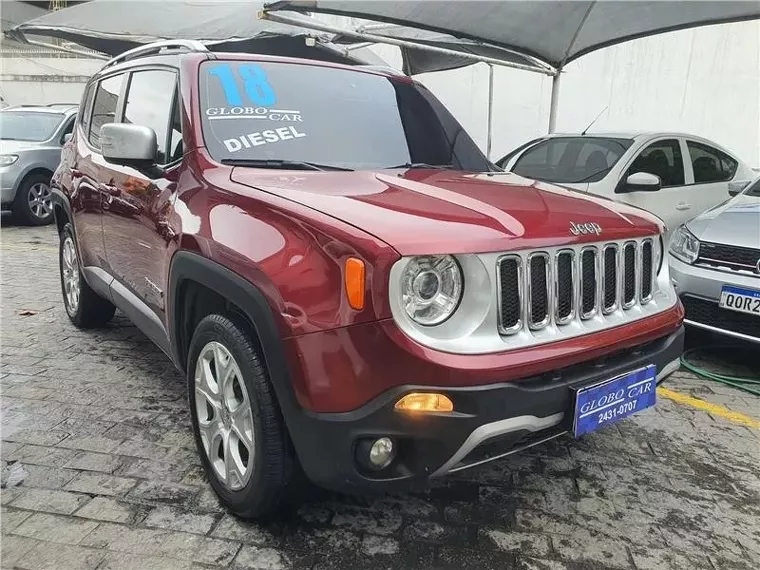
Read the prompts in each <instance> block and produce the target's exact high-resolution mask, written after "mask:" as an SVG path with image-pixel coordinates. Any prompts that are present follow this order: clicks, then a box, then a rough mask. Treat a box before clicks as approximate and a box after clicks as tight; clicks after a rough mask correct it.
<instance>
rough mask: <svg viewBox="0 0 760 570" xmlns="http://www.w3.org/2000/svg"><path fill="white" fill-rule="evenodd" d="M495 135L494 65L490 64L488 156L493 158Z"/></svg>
mask: <svg viewBox="0 0 760 570" xmlns="http://www.w3.org/2000/svg"><path fill="white" fill-rule="evenodd" d="M492 135H493V65H490V64H489V65H488V139H487V141H486V158H487V159H488V160H491V138H492Z"/></svg>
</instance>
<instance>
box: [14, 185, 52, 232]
mask: <svg viewBox="0 0 760 570" xmlns="http://www.w3.org/2000/svg"><path fill="white" fill-rule="evenodd" d="M50 198H51V195H50V176H48V175H45V174H30V175H28V176H27V177H26V178H24V179H23V180H22V181H21V184H19V187H18V190H17V191H16V198H15V199H14V200H13V215H14V216H15V217H16V218H17V219H18V220H19V221H20V222H22V223H24V224H26V225H28V226H44V225H46V224H52V223H53V221H54V220H55V216H54V215H53V204H52V202H51V201H50Z"/></svg>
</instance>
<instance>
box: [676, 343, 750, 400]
mask: <svg viewBox="0 0 760 570" xmlns="http://www.w3.org/2000/svg"><path fill="white" fill-rule="evenodd" d="M710 348H720V349H730V348H736V347H731V346H714V347H710ZM701 350H704V348H692V349H689V350H687V351H685V352H684V353H683V355H682V356H681V364H682V365H683V366H684V368H686V369H688V370H691V371H692V372H693V373H694V374H697V375H698V376H702V377H703V378H707V379H708V380H713V381H715V382H720V383H721V384H726V385H728V386H733V387H734V388H738V389H739V390H743V391H744V392H748V393H750V394H754V395H755V396H760V378H738V377H736V376H727V375H725V374H718V373H717V372H710V371H709V370H705V369H704V368H700V367H699V366H696V365H694V364H692V363H691V362H689V361H688V360H687V359H686V357H687V356H688V355H689V354H692V353H694V352H697V351H701ZM752 386H754V388H753V387H752Z"/></svg>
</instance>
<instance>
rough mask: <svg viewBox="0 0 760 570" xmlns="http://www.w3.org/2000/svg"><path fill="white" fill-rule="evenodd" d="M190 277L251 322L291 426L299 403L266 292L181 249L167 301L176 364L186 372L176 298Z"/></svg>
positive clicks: (173, 265) (172, 269) (172, 270)
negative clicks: (239, 311) (265, 295)
mask: <svg viewBox="0 0 760 570" xmlns="http://www.w3.org/2000/svg"><path fill="white" fill-rule="evenodd" d="M186 280H191V281H195V282H197V283H199V284H200V285H203V286H205V287H208V288H209V289H211V290H212V291H216V292H217V293H219V294H220V295H221V296H222V297H224V298H225V299H227V300H228V301H230V302H231V303H234V304H235V305H236V306H237V307H238V308H239V309H240V310H241V311H243V312H244V313H245V316H246V317H247V318H248V320H249V321H250V323H251V325H252V326H253V328H254V332H255V334H256V336H257V339H255V340H257V341H258V343H259V346H260V347H261V351H262V355H261V357H262V358H263V359H264V364H265V365H266V368H267V372H268V374H269V380H270V382H272V386H273V387H274V390H275V394H276V395H277V399H278V402H279V404H280V409H281V411H282V415H283V417H284V419H285V422H286V424H288V427H289V428H290V427H292V423H293V421H295V418H296V417H297V411H298V410H300V406H299V405H298V402H297V400H296V397H295V392H294V390H293V386H292V384H291V381H290V373H289V371H288V366H287V359H286V357H285V351H284V350H283V346H282V341H281V339H280V335H279V333H278V329H277V324H276V322H275V319H274V315H273V313H272V310H271V308H270V306H269V303H268V302H267V300H266V298H265V297H264V295H263V293H262V292H261V291H260V290H259V289H258V288H257V287H256V286H255V285H253V284H252V283H250V282H249V281H247V280H246V279H244V278H243V277H241V276H240V275H238V274H237V273H235V272H233V271H231V270H229V269H227V268H226V267H224V266H222V265H220V264H218V263H216V262H214V261H211V260H210V259H208V258H206V257H203V256H202V255H199V254H197V253H192V252H189V251H184V250H183V251H179V252H177V253H175V254H174V256H173V257H172V262H171V267H170V269H169V283H168V287H167V289H168V295H167V303H166V315H167V321H168V322H167V328H168V330H169V338H170V343H171V351H172V354H173V359H174V361H175V364H176V365H177V366H178V367H179V368H180V370H181V371H182V372H183V374H184V373H186V372H187V371H186V366H187V363H186V362H185V358H184V356H183V355H185V354H186V353H187V352H186V351H187V347H186V346H180V342H181V339H182V330H181V326H182V319H181V318H180V315H179V314H177V309H176V307H175V300H176V296H177V293H178V292H179V290H180V287H181V286H182V282H183V281H186Z"/></svg>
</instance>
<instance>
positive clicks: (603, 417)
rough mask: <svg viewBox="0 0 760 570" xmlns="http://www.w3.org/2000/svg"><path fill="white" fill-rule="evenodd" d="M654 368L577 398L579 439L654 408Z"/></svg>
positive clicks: (628, 374)
mask: <svg viewBox="0 0 760 570" xmlns="http://www.w3.org/2000/svg"><path fill="white" fill-rule="evenodd" d="M656 370H657V368H656V366H655V365H654V364H650V365H649V366H645V367H643V368H639V369H638V370H634V371H632V372H626V373H625V374H621V375H620V376H616V377H615V378H612V379H610V380H605V381H604V382H602V383H600V384H596V385H594V386H588V387H585V388H581V389H580V390H578V391H577V392H576V394H575V419H574V421H573V433H574V435H575V437H580V436H582V435H583V434H585V433H589V432H592V431H594V430H597V429H599V428H600V427H603V426H606V425H608V424H611V423H614V422H616V421H618V420H622V419H623V418H627V417H628V416H630V415H632V414H635V413H637V412H640V411H641V410H645V409H646V408H649V407H652V406H654V404H655V399H656V396H655V394H656V391H657V371H656Z"/></svg>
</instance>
